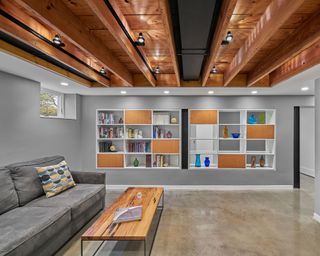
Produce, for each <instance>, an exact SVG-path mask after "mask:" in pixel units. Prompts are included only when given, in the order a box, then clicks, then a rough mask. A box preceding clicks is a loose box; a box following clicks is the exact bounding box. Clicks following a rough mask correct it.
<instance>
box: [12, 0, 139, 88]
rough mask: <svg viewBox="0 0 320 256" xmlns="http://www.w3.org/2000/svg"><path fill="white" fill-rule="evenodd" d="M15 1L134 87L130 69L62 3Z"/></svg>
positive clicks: (52, 0) (46, 0) (51, 1)
mask: <svg viewBox="0 0 320 256" xmlns="http://www.w3.org/2000/svg"><path fill="white" fill-rule="evenodd" d="M14 1H16V2H17V3H18V4H19V5H21V6H22V7H23V8H26V9H27V10H28V11H30V12H31V13H32V15H33V16H35V17H36V18H37V19H39V20H41V21H42V22H43V23H44V24H46V25H48V26H50V27H52V28H54V29H55V30H56V31H57V33H58V34H61V35H63V36H64V37H65V38H68V40H70V41H71V42H72V43H74V44H75V45H76V46H77V47H79V48H80V49H81V50H83V51H84V52H86V53H87V54H89V55H91V56H93V57H94V58H97V59H98V60H99V61H100V62H101V63H103V64H104V66H105V67H106V68H107V69H108V70H110V71H111V72H112V73H114V74H116V75H117V76H119V77H120V78H121V79H122V80H123V81H124V84H125V85H127V86H128V85H129V86H132V85H133V80H132V74H131V73H130V72H129V71H128V69H127V68H126V67H125V66H124V65H123V64H122V63H121V62H119V61H118V59H117V58H116V57H115V56H114V55H113V54H112V53H111V52H110V51H109V50H108V49H107V48H106V47H101V46H102V45H103V43H102V42H101V41H100V40H99V39H98V38H96V37H95V36H94V35H92V34H91V33H90V31H89V30H88V28H87V27H86V25H85V24H83V23H82V22H81V20H80V19H78V18H77V16H75V15H74V14H73V13H72V12H71V11H70V10H69V9H68V8H67V7H66V6H65V5H64V3H63V2H62V1H54V0H43V1H37V0H14Z"/></svg>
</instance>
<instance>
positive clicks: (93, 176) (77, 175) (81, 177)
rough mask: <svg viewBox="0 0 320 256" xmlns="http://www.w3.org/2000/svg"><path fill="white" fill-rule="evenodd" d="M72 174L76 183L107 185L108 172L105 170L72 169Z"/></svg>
mask: <svg viewBox="0 0 320 256" xmlns="http://www.w3.org/2000/svg"><path fill="white" fill-rule="evenodd" d="M71 175H72V177H73V179H74V181H75V183H79V184H104V185H106V174H105V173H104V172H81V171H71Z"/></svg>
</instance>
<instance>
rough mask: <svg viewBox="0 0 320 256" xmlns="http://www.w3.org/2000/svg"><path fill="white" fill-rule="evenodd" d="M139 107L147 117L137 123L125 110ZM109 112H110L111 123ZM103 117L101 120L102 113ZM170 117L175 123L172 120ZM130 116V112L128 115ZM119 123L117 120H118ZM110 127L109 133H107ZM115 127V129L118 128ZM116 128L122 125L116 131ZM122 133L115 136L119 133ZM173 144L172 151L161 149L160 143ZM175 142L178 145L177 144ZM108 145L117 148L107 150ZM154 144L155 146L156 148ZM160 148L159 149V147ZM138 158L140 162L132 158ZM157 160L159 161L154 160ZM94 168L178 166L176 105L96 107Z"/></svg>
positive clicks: (179, 122) (170, 167)
mask: <svg viewBox="0 0 320 256" xmlns="http://www.w3.org/2000/svg"><path fill="white" fill-rule="evenodd" d="M134 111H136V112H137V113H138V114H139V111H142V112H141V113H142V114H146V115H148V121H147V122H142V123H141V121H140V119H141V115H137V123H135V120H134V118H133V121H132V116H130V122H127V120H126V113H127V115H128V113H129V112H130V113H132V112H134ZM110 114H111V115H112V116H113V119H114V120H113V123H111V119H112V118H110ZM102 115H104V116H105V119H103V121H101V120H102V119H101V116H102ZM172 117H175V118H176V123H172V122H171V121H172ZM127 118H128V120H129V116H128V117H127ZM120 119H121V120H122V123H121V122H120V123H119V120H120ZM110 128H111V131H112V130H113V133H115V134H113V135H112V136H110V134H111V132H110ZM117 129H118V130H117ZM119 129H122V131H121V132H119ZM119 134H120V135H122V136H120V137H119V136H118V135H119ZM170 143H172V144H175V146H176V148H178V150H177V149H175V151H174V152H171V151H170V150H168V151H166V149H165V147H162V148H164V149H163V151H161V145H162V144H164V145H169V147H168V148H169V149H170ZM177 144H178V147H177ZM110 145H114V146H115V147H116V152H111V151H110ZM156 147H157V148H156ZM159 150H160V151H159ZM136 158H137V159H138V161H139V166H138V167H135V166H134V164H133V162H134V160H135V159H136ZM157 160H158V161H157ZM96 168H97V169H180V168H181V111H180V110H176V109H97V110H96Z"/></svg>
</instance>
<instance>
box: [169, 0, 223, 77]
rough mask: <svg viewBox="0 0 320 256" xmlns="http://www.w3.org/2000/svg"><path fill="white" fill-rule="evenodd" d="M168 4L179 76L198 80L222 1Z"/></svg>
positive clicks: (174, 1)
mask: <svg viewBox="0 0 320 256" xmlns="http://www.w3.org/2000/svg"><path fill="white" fill-rule="evenodd" d="M169 3H170V11H171V18H172V23H173V31H174V39H175V45H176V49H177V56H178V61H179V66H180V73H181V74H180V75H181V77H182V78H183V79H184V80H199V78H200V75H201V73H202V70H203V68H204V64H205V62H206V60H207V55H208V54H209V51H210V46H211V43H212V38H213V34H214V31H215V29H216V26H217V21H218V16H219V13H220V9H221V5H222V0H202V1H201V2H199V1H194V0H170V1H169Z"/></svg>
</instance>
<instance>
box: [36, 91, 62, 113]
mask: <svg viewBox="0 0 320 256" xmlns="http://www.w3.org/2000/svg"><path fill="white" fill-rule="evenodd" d="M40 117H44V118H64V95H63V94H62V93H59V92H55V91H51V90H48V89H43V88H42V89H41V91H40Z"/></svg>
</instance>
